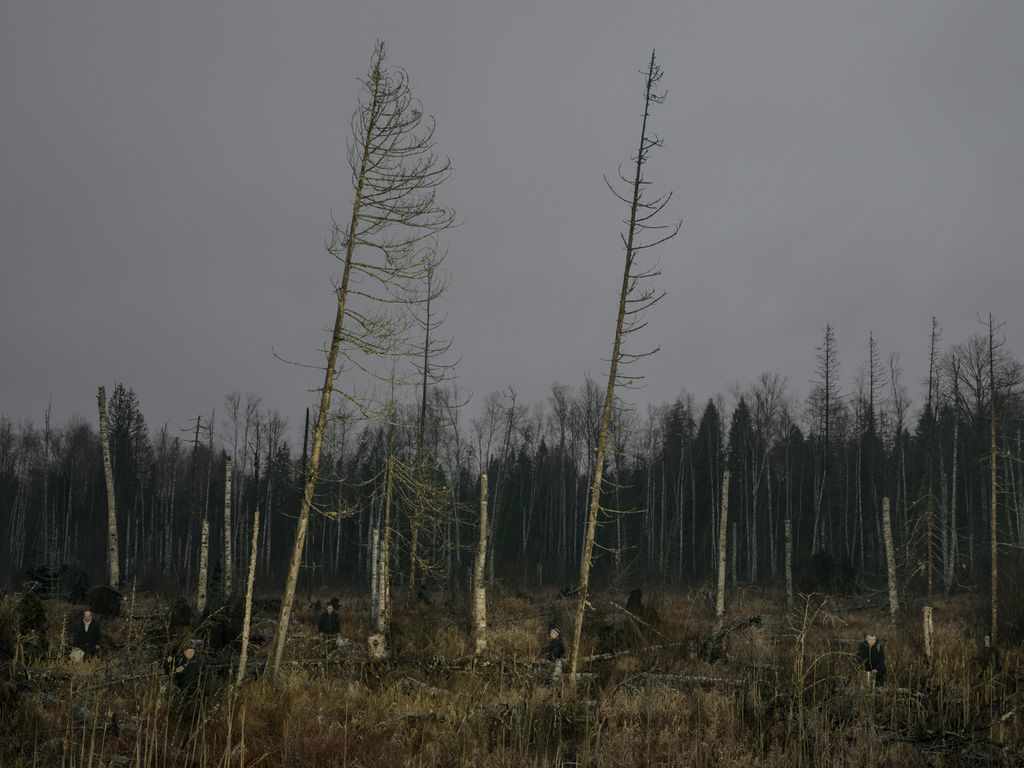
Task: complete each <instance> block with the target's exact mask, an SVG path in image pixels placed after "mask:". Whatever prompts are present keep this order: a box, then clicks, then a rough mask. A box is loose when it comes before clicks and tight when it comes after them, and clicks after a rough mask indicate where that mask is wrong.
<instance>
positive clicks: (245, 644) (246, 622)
mask: <svg viewBox="0 0 1024 768" xmlns="http://www.w3.org/2000/svg"><path fill="white" fill-rule="evenodd" d="M259 541H260V508H259V505H257V506H256V514H255V515H254V516H253V521H252V544H251V545H250V547H249V573H248V575H247V577H246V585H245V618H243V619H242V655H241V656H239V657H238V676H237V677H236V678H235V685H241V684H242V680H244V679H245V663H246V661H247V659H248V657H249V629H250V627H251V626H252V588H253V584H255V583H256V553H257V552H258V551H259Z"/></svg>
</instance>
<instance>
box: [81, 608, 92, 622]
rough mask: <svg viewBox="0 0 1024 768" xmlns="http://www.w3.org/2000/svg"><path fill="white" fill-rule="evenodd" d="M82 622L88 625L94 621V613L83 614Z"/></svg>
mask: <svg viewBox="0 0 1024 768" xmlns="http://www.w3.org/2000/svg"><path fill="white" fill-rule="evenodd" d="M82 620H83V621H84V622H85V623H86V624H88V623H89V622H90V621H92V611H86V612H85V613H83V614H82Z"/></svg>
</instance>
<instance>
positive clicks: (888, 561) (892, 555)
mask: <svg viewBox="0 0 1024 768" xmlns="http://www.w3.org/2000/svg"><path fill="white" fill-rule="evenodd" d="M882 535H883V536H884V537H885V567H886V571H887V573H888V574H889V615H890V616H891V617H892V621H893V624H895V623H896V614H897V613H899V610H900V600H899V595H898V593H897V592H896V551H895V548H894V547H893V543H892V518H891V515H890V513H889V497H888V496H886V497H884V498H883V499H882Z"/></svg>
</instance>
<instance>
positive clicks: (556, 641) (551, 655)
mask: <svg viewBox="0 0 1024 768" xmlns="http://www.w3.org/2000/svg"><path fill="white" fill-rule="evenodd" d="M544 656H545V657H546V658H547V659H549V660H550V661H558V660H559V659H564V658H565V643H564V642H562V636H561V635H559V636H558V637H555V638H553V639H552V640H551V641H550V642H549V643H548V650H547V652H546V653H545V654H544Z"/></svg>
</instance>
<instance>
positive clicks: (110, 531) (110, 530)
mask: <svg viewBox="0 0 1024 768" xmlns="http://www.w3.org/2000/svg"><path fill="white" fill-rule="evenodd" d="M98 400H99V406H100V445H101V446H102V447H103V477H104V479H105V480H106V482H107V582H108V584H109V585H110V586H111V587H112V588H113V589H117V588H118V587H119V586H120V584H121V567H120V564H119V561H118V546H117V508H116V505H115V502H114V466H113V463H112V462H111V460H110V431H109V429H108V427H107V391H106V389H105V388H104V387H100V391H99V396H98Z"/></svg>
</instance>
